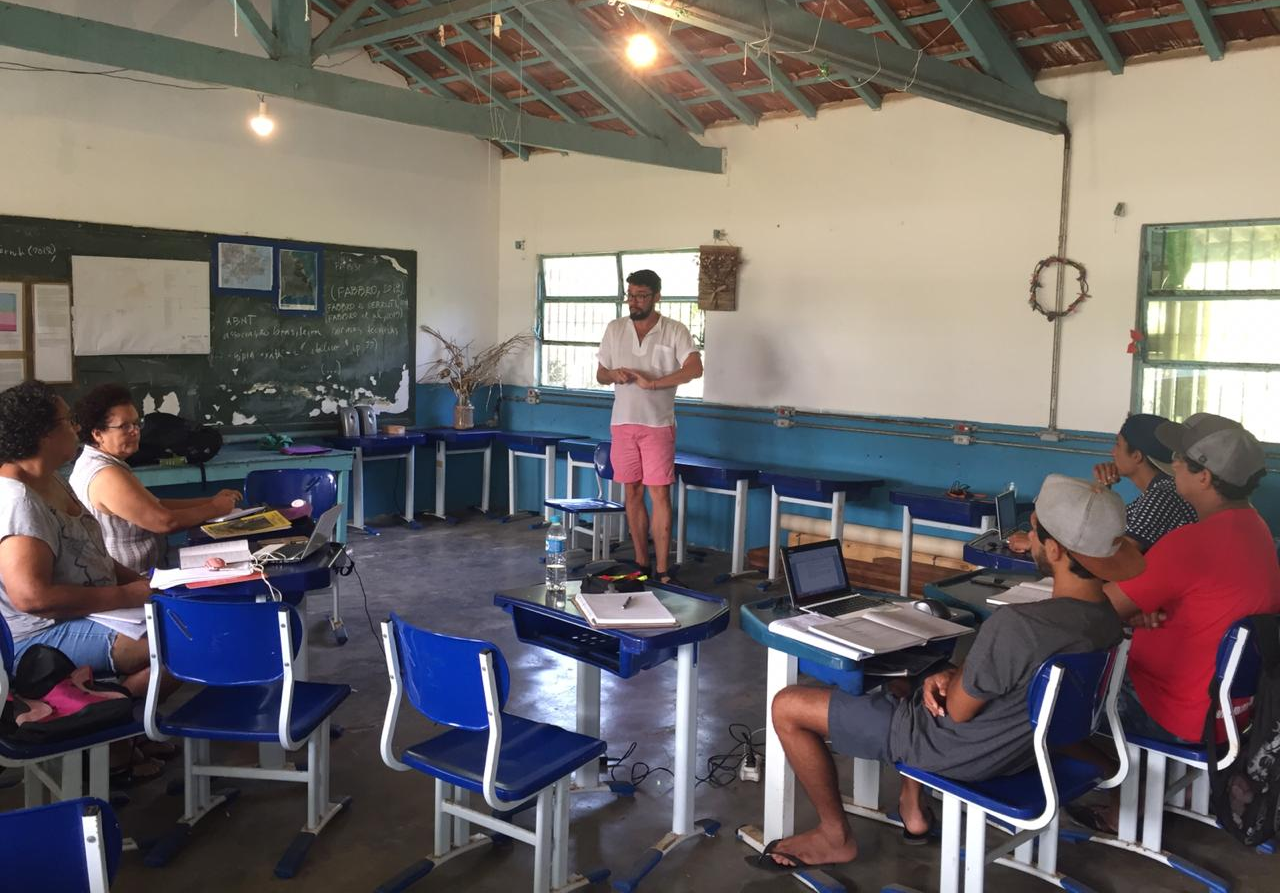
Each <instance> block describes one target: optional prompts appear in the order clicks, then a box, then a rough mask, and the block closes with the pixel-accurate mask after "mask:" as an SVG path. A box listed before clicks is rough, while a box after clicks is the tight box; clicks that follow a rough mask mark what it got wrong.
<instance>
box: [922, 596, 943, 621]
mask: <svg viewBox="0 0 1280 893" xmlns="http://www.w3.org/2000/svg"><path fill="white" fill-rule="evenodd" d="M916 610H917V611H924V612H925V613H926V614H931V615H933V616H934V617H938V618H940V619H942V620H950V619H951V609H950V608H948V607H947V605H946V603H945V602H941V601H939V600H938V599H936V598H922V599H917V600H916Z"/></svg>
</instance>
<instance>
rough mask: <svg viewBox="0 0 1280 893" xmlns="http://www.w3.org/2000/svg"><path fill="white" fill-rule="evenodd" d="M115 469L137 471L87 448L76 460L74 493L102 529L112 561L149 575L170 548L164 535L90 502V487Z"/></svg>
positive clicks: (89, 447)
mask: <svg viewBox="0 0 1280 893" xmlns="http://www.w3.org/2000/svg"><path fill="white" fill-rule="evenodd" d="M113 467H114V468H123V469H124V470H125V472H127V473H128V474H133V469H131V468H130V467H129V466H128V465H127V464H126V463H125V462H123V461H121V460H120V459H117V458H116V457H115V456H111V455H108V454H107V453H104V452H102V451H101V450H98V449H95V448H93V447H91V446H86V447H85V448H84V450H83V451H82V452H81V453H80V458H79V459H77V460H76V465H75V468H73V469H72V470H71V478H70V482H71V489H72V490H74V491H75V494H76V497H77V498H78V499H79V500H80V503H81V504H82V505H83V506H84V507H85V508H86V509H88V510H89V511H90V512H91V513H92V514H93V517H94V518H96V519H97V521H98V524H99V525H100V526H101V527H102V539H103V540H104V541H105V542H106V544H107V551H108V552H109V553H111V557H112V558H114V559H115V560H116V561H118V562H120V563H121V564H123V565H124V566H125V567H127V568H130V569H131V570H135V571H137V572H138V573H140V574H143V575H145V574H147V573H149V572H150V571H151V569H152V568H153V567H156V566H157V565H158V564H160V563H161V562H162V561H163V560H164V557H165V552H166V551H167V548H168V545H167V543H166V540H165V536H164V534H162V533H152V532H151V531H150V530H144V529H142V528H141V527H139V526H137V525H136V524H134V523H132V522H130V521H126V520H125V519H124V518H118V517H116V516H115V515H112V514H109V513H107V512H104V511H102V510H100V509H98V508H95V507H94V505H93V501H92V500H91V499H89V483H90V482H91V481H92V480H93V479H94V477H95V476H96V475H97V474H98V472H100V471H102V470H103V469H104V468H113Z"/></svg>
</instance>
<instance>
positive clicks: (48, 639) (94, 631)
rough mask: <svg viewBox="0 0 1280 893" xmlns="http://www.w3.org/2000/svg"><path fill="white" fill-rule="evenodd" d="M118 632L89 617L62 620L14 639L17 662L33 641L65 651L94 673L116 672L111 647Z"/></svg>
mask: <svg viewBox="0 0 1280 893" xmlns="http://www.w3.org/2000/svg"><path fill="white" fill-rule="evenodd" d="M116 635H118V634H117V633H116V631H115V630H111V629H107V627H105V626H103V625H102V624H101V623H95V622H94V621H92V620H90V619H89V618H88V617H81V618H79V619H77V620H59V621H58V622H57V623H55V624H54V625H53V626H50V627H46V628H45V629H42V630H40V631H39V632H38V633H33V634H32V635H30V636H27V637H26V638H25V639H23V640H22V641H20V642H15V643H14V645H13V651H14V654H13V659H14V665H15V666H16V665H17V662H18V661H19V660H21V659H22V654H23V652H25V651H26V650H27V649H28V648H30V647H31V646H32V645H48V646H49V647H50V648H57V649H58V650H59V651H61V652H62V653H63V654H65V655H66V656H67V657H68V658H69V659H70V660H71V662H72V663H73V664H75V665H76V666H77V667H90V668H92V669H93V675H94V676H97V677H102V676H116V675H118V674H117V673H116V668H115V664H114V663H112V661H111V648H112V647H113V646H114V645H115V642H116Z"/></svg>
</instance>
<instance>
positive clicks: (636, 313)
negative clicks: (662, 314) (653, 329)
mask: <svg viewBox="0 0 1280 893" xmlns="http://www.w3.org/2000/svg"><path fill="white" fill-rule="evenodd" d="M651 316H653V308H652V307H650V308H649V309H648V310H643V309H640V308H637V309H635V310H632V311H631V320H632V322H642V321H643V320H646V319H648V318H649V317H651Z"/></svg>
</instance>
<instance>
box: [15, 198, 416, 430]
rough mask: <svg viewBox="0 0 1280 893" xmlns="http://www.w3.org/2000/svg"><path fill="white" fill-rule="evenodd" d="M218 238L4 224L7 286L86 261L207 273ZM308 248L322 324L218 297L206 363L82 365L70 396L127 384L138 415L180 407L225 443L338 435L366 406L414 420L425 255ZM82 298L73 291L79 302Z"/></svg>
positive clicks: (63, 273) (63, 276)
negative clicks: (158, 263) (146, 261)
mask: <svg viewBox="0 0 1280 893" xmlns="http://www.w3.org/2000/svg"><path fill="white" fill-rule="evenodd" d="M218 238H219V236H218V235H217V234H213V233H200V232H188V231H180V230H165V229H145V228H139V227H128V226H112V225H106V224H97V223H80V222H75V221H65V220H46V219H40V218H30V217H3V216H0V278H18V279H29V280H70V279H71V258H72V256H73V255H77V254H79V255H98V256H106V257H132V258H156V259H166V260H199V261H205V262H210V261H211V260H212V258H213V252H214V246H215V244H216V242H217V241H218ZM233 238H234V237H233ZM255 238H264V237H262V236H256V237H255ZM267 238H268V240H269V241H270V238H269V237H267ZM279 241H280V242H282V243H284V242H286V240H284V239H280V240H279ZM311 244H314V245H318V246H319V247H320V248H321V250H322V252H323V268H324V276H323V284H324V294H323V312H322V313H320V314H318V315H310V314H303V313H290V312H288V311H285V312H281V311H279V310H278V309H277V308H276V305H275V301H274V300H273V299H272V298H270V297H267V296H253V297H250V296H244V295H230V296H228V295H219V294H216V293H214V294H211V295H210V298H209V304H210V330H209V335H210V352H209V354H208V355H207V356H205V355H191V354H183V355H166V356H118V357H103V356H100V357H76V358H75V377H76V382H75V384H74V385H72V386H70V387H68V388H66V389H65V392H64V396H65V397H67V398H68V399H69V400H70V399H74V397H75V396H76V395H78V394H79V393H81V392H83V391H85V390H87V389H88V388H90V387H92V386H94V385H96V384H100V383H102V382H107V381H119V382H122V383H124V384H126V385H128V386H129V387H130V389H131V390H132V391H133V394H134V398H135V399H136V400H137V402H138V404H139V406H140V407H143V408H145V409H151V408H155V409H160V408H165V409H172V408H173V406H174V404H175V403H176V405H177V411H178V413H179V414H181V415H183V416H185V417H186V418H190V419H194V420H196V421H201V422H204V423H207V424H215V425H222V426H224V433H238V432H241V431H244V432H254V431H262V430H275V431H284V430H289V431H335V430H336V428H337V422H336V411H337V408H338V407H339V406H345V405H354V404H357V403H374V404H383V411H384V413H386V415H387V416H388V417H389V418H395V419H397V420H408V419H412V417H413V404H414V386H413V385H414V346H415V336H414V331H415V321H416V318H417V307H416V286H417V253H416V252H414V251H405V250H391V249H380V248H361V247H356V246H349V245H332V244H327V243H311ZM74 290H75V283H74V282H73V283H72V294H73V298H72V300H73V302H74ZM387 407H394V411H392V410H391V409H388V408H387Z"/></svg>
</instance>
